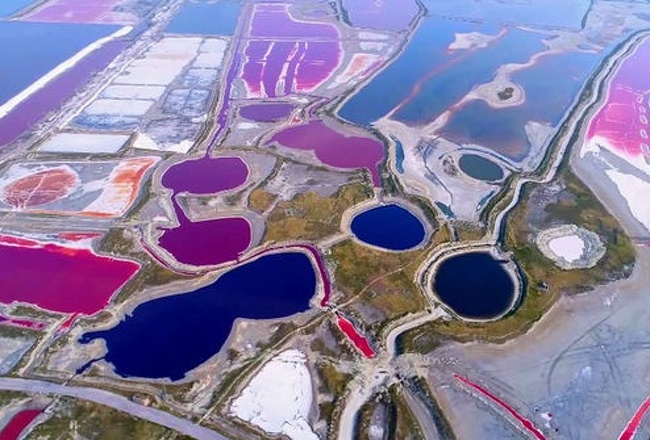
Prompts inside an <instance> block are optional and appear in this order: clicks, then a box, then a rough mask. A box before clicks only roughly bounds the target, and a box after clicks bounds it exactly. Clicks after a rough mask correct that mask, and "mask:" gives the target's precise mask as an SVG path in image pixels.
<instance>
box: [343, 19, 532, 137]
mask: <svg viewBox="0 0 650 440" xmlns="http://www.w3.org/2000/svg"><path fill="white" fill-rule="evenodd" d="M465 32H481V33H484V34H489V35H496V34H497V33H498V32H499V27H498V26H495V25H490V24H481V23H471V22H465V21H451V20H445V19H441V18H438V17H427V18H426V19H424V21H423V22H422V24H421V25H420V27H419V28H418V31H417V32H416V33H415V35H414V36H413V38H412V40H411V42H410V43H409V44H408V45H407V46H406V48H405V49H404V51H403V52H402V54H401V55H400V56H398V57H397V59H396V60H395V61H394V62H393V63H392V64H391V65H389V66H388V67H387V68H386V69H384V70H383V71H382V72H381V73H380V74H379V75H378V76H377V77H376V78H375V79H374V80H373V81H371V82H370V83H369V84H368V85H366V86H365V87H364V88H362V89H361V90H360V91H359V92H358V93H357V94H355V95H354V96H352V97H351V98H350V99H349V100H348V101H347V102H346V103H345V105H343V107H342V108H341V109H340V111H339V112H338V113H339V116H341V117H342V118H343V119H346V120H348V121H350V122H353V123H355V124H359V125H364V126H368V125H370V124H371V123H372V122H374V121H376V120H378V119H380V118H381V117H383V116H385V115H386V114H388V113H389V112H390V111H391V110H393V109H396V112H395V114H394V115H393V118H394V119H396V120H398V121H401V122H404V123H406V124H409V125H419V124H424V123H427V122H431V121H432V120H434V119H435V118H436V117H437V116H439V115H440V114H442V113H443V112H444V111H445V110H446V109H447V108H448V107H449V106H451V105H452V104H454V103H455V102H457V101H458V100H460V99H461V98H462V97H463V96H465V95H466V94H467V93H468V92H469V91H470V90H471V89H472V88H473V87H474V86H475V85H476V84H481V83H484V82H488V81H490V80H491V79H492V78H493V76H494V73H495V72H496V70H497V69H498V68H499V66H501V65H502V64H505V63H524V62H526V61H527V60H528V59H529V58H530V57H531V56H532V55H533V54H534V53H536V52H539V51H541V50H543V49H544V46H543V44H542V42H541V40H542V38H543V37H542V35H540V34H535V33H532V32H526V31H521V30H518V29H510V30H509V31H508V32H507V33H506V35H505V36H504V37H502V38H500V39H498V40H497V41H496V42H495V43H493V44H491V45H490V46H488V47H486V48H483V49H478V50H474V51H468V50H457V51H453V52H449V51H448V50H447V49H448V47H449V45H450V44H451V43H452V42H453V41H454V39H455V34H456V33H465ZM416 86H417V87H418V88H419V90H418V91H417V92H416V93H413V90H414V88H415V87H416Z"/></svg>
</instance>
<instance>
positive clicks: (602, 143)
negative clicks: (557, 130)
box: [580, 136, 650, 175]
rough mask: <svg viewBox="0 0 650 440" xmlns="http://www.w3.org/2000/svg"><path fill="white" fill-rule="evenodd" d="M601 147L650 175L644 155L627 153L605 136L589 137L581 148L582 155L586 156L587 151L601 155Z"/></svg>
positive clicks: (649, 167) (649, 168)
mask: <svg viewBox="0 0 650 440" xmlns="http://www.w3.org/2000/svg"><path fill="white" fill-rule="evenodd" d="M601 149H604V150H608V151H610V152H612V153H614V154H615V155H617V156H618V157H620V158H621V159H624V160H625V161H626V162H628V163H629V164H631V165H633V166H634V167H636V168H637V169H638V170H640V171H643V172H644V173H646V174H648V175H650V166H649V165H648V164H647V163H646V161H645V159H644V158H643V156H641V155H638V156H632V155H630V154H627V153H626V152H625V151H623V150H621V149H620V148H616V147H615V146H613V145H612V144H611V142H610V141H609V139H607V138H606V137H604V136H594V137H593V138H591V139H589V141H587V142H585V143H584V144H583V145H582V148H581V149H580V157H585V156H586V155H587V153H591V154H594V155H595V156H599V155H600V151H601Z"/></svg>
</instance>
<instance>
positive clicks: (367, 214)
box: [350, 204, 426, 251]
mask: <svg viewBox="0 0 650 440" xmlns="http://www.w3.org/2000/svg"><path fill="white" fill-rule="evenodd" d="M350 227H351V228H352V232H353V233H354V235H355V236H356V237H357V238H358V239H359V240H361V241H363V242H364V243H368V244H371V245H373V246H377V247H380V248H383V249H388V250H391V251H405V250H407V249H411V248H414V247H416V246H417V245H419V244H420V243H422V240H424V236H425V235H426V233H425V230H424V225H423V224H422V222H421V221H420V219H418V218H417V217H416V216H415V215H413V214H412V213H411V212H410V211H409V210H408V209H405V208H403V207H401V206H399V205H395V204H391V205H385V206H379V207H377V208H373V209H369V210H368V211H364V212H362V213H361V214H358V215H357V216H356V217H354V219H353V220H352V224H351V226H350Z"/></svg>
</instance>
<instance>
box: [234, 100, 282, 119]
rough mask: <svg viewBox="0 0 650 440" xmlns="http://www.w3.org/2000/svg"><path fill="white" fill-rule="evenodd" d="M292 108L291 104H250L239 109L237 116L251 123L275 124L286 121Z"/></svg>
mask: <svg viewBox="0 0 650 440" xmlns="http://www.w3.org/2000/svg"><path fill="white" fill-rule="evenodd" d="M293 109H294V107H293V105H291V104H285V103H282V104H252V105H247V106H244V107H241V108H240V109H239V114H240V115H241V116H242V117H244V118H246V119H249V120H251V121H256V122H277V121H281V120H284V119H287V118H288V117H289V115H290V114H291V112H292V111H293Z"/></svg>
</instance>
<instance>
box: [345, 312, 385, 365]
mask: <svg viewBox="0 0 650 440" xmlns="http://www.w3.org/2000/svg"><path fill="white" fill-rule="evenodd" d="M336 324H337V325H338V326H339V329H340V330H341V331H342V332H343V333H344V334H345V336H347V337H348V339H349V340H350V341H352V343H353V344H354V346H355V347H356V348H357V350H359V351H360V352H361V354H363V355H364V356H365V357H367V358H368V359H372V358H374V357H375V355H376V354H377V353H376V352H375V350H373V348H372V347H371V346H370V343H369V342H368V339H366V337H365V336H363V335H362V334H361V333H359V331H358V330H357V329H356V328H355V327H354V324H352V322H350V321H348V320H347V319H345V318H344V317H343V316H341V315H339V314H338V313H337V314H336Z"/></svg>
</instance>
